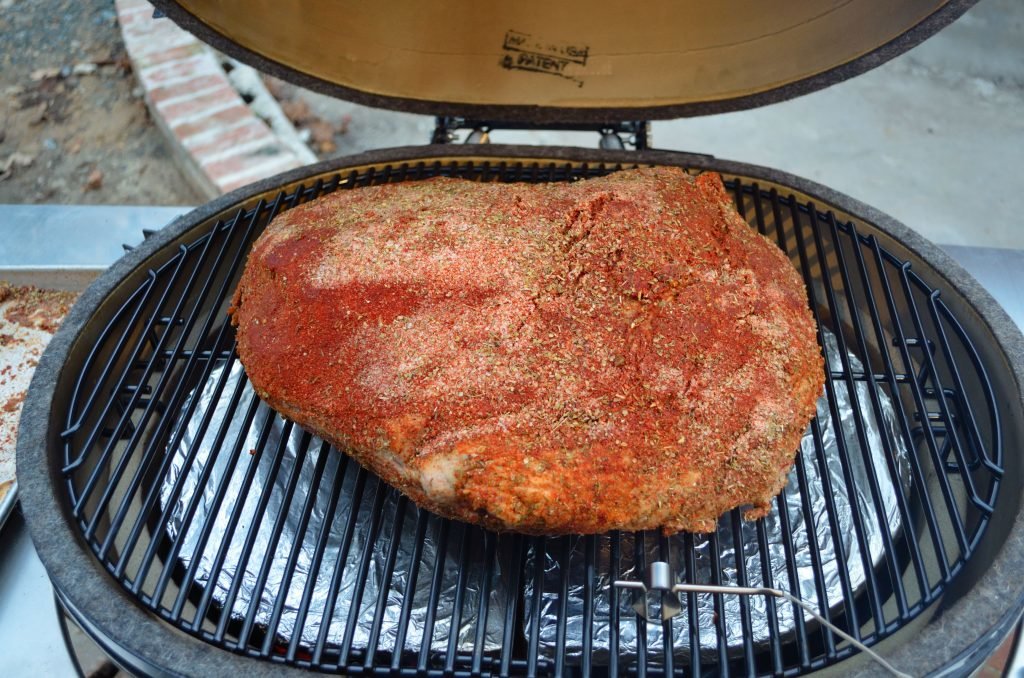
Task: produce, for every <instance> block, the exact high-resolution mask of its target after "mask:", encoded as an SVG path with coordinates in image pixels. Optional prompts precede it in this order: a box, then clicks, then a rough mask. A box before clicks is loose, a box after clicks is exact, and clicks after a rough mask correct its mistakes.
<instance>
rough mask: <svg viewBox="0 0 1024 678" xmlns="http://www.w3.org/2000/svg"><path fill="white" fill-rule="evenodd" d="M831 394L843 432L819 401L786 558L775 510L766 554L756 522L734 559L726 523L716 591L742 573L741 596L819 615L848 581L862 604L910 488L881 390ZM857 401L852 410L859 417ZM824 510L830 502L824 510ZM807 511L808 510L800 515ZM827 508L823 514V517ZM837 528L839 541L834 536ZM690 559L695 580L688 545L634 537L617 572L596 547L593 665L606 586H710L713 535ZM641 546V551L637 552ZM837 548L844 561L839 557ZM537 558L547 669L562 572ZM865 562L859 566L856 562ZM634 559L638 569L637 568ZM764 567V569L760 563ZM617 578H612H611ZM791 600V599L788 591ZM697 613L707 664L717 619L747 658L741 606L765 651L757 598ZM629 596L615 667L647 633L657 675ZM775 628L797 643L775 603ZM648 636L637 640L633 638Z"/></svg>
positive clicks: (767, 521)
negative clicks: (662, 582)
mask: <svg viewBox="0 0 1024 678" xmlns="http://www.w3.org/2000/svg"><path fill="white" fill-rule="evenodd" d="M823 334H824V337H825V349H826V350H825V353H826V356H827V359H828V362H829V366H830V367H831V369H832V370H833V371H834V372H837V373H842V371H843V365H842V361H841V358H840V356H841V354H840V352H839V348H838V343H837V341H836V338H835V336H834V335H833V334H831V333H830V332H829V331H828V330H823ZM848 358H849V363H850V367H851V370H852V371H853V372H854V373H855V374H856V373H858V372H862V371H863V365H862V363H861V362H860V360H859V359H858V358H857V357H856V356H854V355H852V354H849V355H848ZM832 387H833V392H834V394H835V399H836V404H837V408H836V409H837V412H838V414H839V417H838V421H837V420H835V419H834V418H833V417H832V415H831V414H830V408H829V402H828V400H827V398H826V397H825V396H824V395H822V397H821V398H820V399H819V400H818V405H817V408H818V409H817V428H818V430H819V433H820V442H821V446H820V447H821V449H820V450H819V449H818V445H817V444H816V439H815V436H814V434H813V429H812V428H811V427H808V431H807V432H806V433H805V435H804V437H803V440H802V441H801V444H800V453H799V457H798V466H802V468H803V470H804V472H805V474H806V480H807V483H806V485H807V488H808V492H807V496H801V491H800V484H799V482H798V471H797V466H794V468H793V470H792V471H791V472H790V476H789V483H788V485H787V486H786V488H785V490H784V491H783V494H784V495H785V504H786V513H787V517H788V526H789V529H790V530H791V535H792V542H791V543H792V548H789V547H788V546H787V544H786V541H787V540H786V539H785V537H784V536H783V534H784V533H783V521H782V520H781V519H780V514H779V506H778V502H776V503H775V504H774V508H773V510H772V512H771V513H770V514H769V515H768V516H767V517H766V518H764V520H763V521H759V522H763V527H764V535H763V536H764V537H765V539H764V541H765V542H766V546H767V548H766V549H765V551H762V550H761V549H760V547H759V545H758V531H759V525H758V522H747V521H742V522H741V524H740V528H739V531H740V534H741V544H742V549H741V550H740V551H739V552H738V550H737V545H736V538H735V537H736V534H735V532H734V526H733V520H732V517H731V516H730V515H726V516H723V518H722V519H721V520H720V521H719V525H718V529H717V531H716V534H715V539H716V540H717V545H718V549H717V551H718V554H717V555H718V562H717V570H718V575H719V577H720V581H719V582H717V583H721V584H722V585H726V586H729V585H740V583H741V582H740V579H739V568H740V566H742V568H743V570H744V572H745V574H746V583H745V585H746V586H752V587H758V586H762V585H764V586H773V587H775V588H781V589H784V590H786V591H788V592H790V593H795V594H796V595H798V596H800V597H801V598H802V599H803V600H805V601H809V602H811V603H812V604H814V605H816V606H817V608H818V610H819V611H823V610H824V609H826V608H829V609H831V608H833V607H834V606H837V604H839V603H840V602H841V601H842V600H843V599H844V593H843V590H844V589H843V587H844V583H843V575H845V577H846V579H847V581H848V582H849V587H850V589H851V590H852V591H853V592H854V594H856V593H857V591H858V590H859V589H861V588H862V587H863V586H864V583H865V560H867V562H869V563H871V564H872V567H873V566H874V564H877V563H878V562H879V561H880V559H881V557H882V554H883V548H884V547H883V537H882V532H881V530H882V529H883V525H886V526H887V527H888V530H889V533H890V534H891V535H893V537H894V538H895V536H896V535H897V534H899V531H900V525H901V518H900V513H899V510H898V505H897V499H896V495H895V484H896V483H901V484H902V485H903V487H904V488H907V487H909V482H910V467H909V462H908V459H907V454H908V453H907V449H906V447H905V445H904V442H903V440H902V438H901V436H900V434H899V431H898V428H897V419H896V414H895V409H894V408H895V407H896V405H894V404H893V402H892V400H891V398H890V397H889V396H888V395H887V394H886V393H885V392H884V391H883V390H882V389H879V388H877V386H875V384H874V383H873V382H871V381H867V380H862V381H856V382H855V388H856V398H855V399H854V398H851V394H850V391H849V388H848V387H847V382H846V381H845V380H843V379H834V380H833V382H832ZM870 389H875V392H876V394H877V397H878V400H879V405H880V407H879V409H880V411H881V412H882V421H878V418H877V417H876V416H875V414H874V409H873V405H872V400H871V393H870ZM855 401H856V406H855ZM858 422H859V423H860V425H861V426H862V427H863V430H864V431H865V432H866V436H865V440H866V443H867V445H866V448H867V449H862V446H861V443H860V440H859V439H858V436H857V425H858ZM883 437H884V438H885V439H887V440H888V441H889V443H890V449H891V450H892V454H893V458H894V466H895V468H896V476H897V477H895V478H894V477H893V474H892V473H891V472H890V470H889V464H888V463H887V461H886V451H885V447H884V445H883ZM840 439H841V441H842V444H844V445H845V449H846V456H847V458H848V459H849V467H850V475H851V476H852V478H853V480H854V482H853V486H852V487H850V486H848V484H847V482H846V479H845V475H844V472H843V465H842V462H841V453H840ZM869 465H870V468H871V469H873V471H874V473H875V475H876V477H877V481H878V486H879V496H878V497H877V498H878V499H879V504H880V505H881V506H882V507H883V511H881V512H880V511H878V510H876V508H875V506H876V503H875V502H874V501H873V499H872V496H871V494H870V492H871V489H870V488H871V484H870V480H869V473H870V470H869ZM825 478H827V479H828V480H829V481H830V483H831V490H832V492H831V494H830V495H829V494H828V493H827V490H826V484H825V482H824V479H825ZM830 500H831V501H830ZM805 502H806V504H807V505H808V506H809V507H810V510H809V511H806V510H805V508H804V503H805ZM853 502H856V505H857V507H858V510H859V513H860V515H861V516H862V517H863V528H864V535H865V536H864V540H863V541H864V543H863V546H862V545H861V542H860V541H859V540H858V538H857V535H856V531H855V529H854V522H853V521H854V517H853V511H852V510H851V507H852V505H853ZM830 504H831V506H833V507H834V511H833V512H832V513H831V514H830V510H829V508H828V507H829V505H830ZM833 524H834V525H835V526H837V527H838V529H833ZM692 538H693V540H694V547H695V551H696V558H695V563H694V565H695V566H694V568H693V571H692V572H689V571H687V567H686V565H687V554H688V549H686V548H685V544H686V541H685V539H686V537H685V536H684V535H681V534H679V535H674V536H672V537H670V538H665V539H662V538H660V536H659V535H658V534H652V533H649V534H646V535H634V534H623V535H622V537H621V542H620V547H619V565H618V568H621V569H618V568H616V566H615V565H614V564H613V563H611V562H610V559H611V538H610V537H608V536H603V537H600V538H599V541H598V544H597V561H596V564H595V572H596V577H595V581H594V584H593V588H592V592H591V593H592V596H593V600H594V623H593V631H592V632H593V641H592V642H593V646H592V647H593V656H594V659H595V661H596V662H599V663H600V662H601V661H602V658H606V657H607V656H608V642H609V641H608V637H609V627H610V620H611V615H610V611H611V610H610V606H611V593H610V586H611V582H612V579H624V580H636V581H643V579H644V575H645V567H646V564H647V563H650V562H652V561H655V560H662V561H665V560H667V561H669V562H670V563H671V565H672V567H673V568H674V571H675V573H676V580H677V582H678V583H703V584H707V583H712V581H713V578H712V572H713V568H715V559H714V554H713V553H712V546H713V543H714V542H713V541H712V538H711V535H693V537H692ZM570 539H572V543H571V546H570V553H569V555H570V557H569V565H568V567H569V571H568V592H569V594H568V599H567V601H565V602H566V605H565V609H566V610H567V618H566V629H565V638H566V641H565V642H566V647H565V651H566V652H567V654H568V656H569V657H570V658H571V659H572V658H578V657H579V656H580V653H581V651H582V631H583V623H584V617H583V615H584V594H585V587H586V578H585V566H586V552H585V541H584V540H583V539H582V538H579V537H573V538H570ZM637 539H641V540H642V543H641V544H640V545H639V547H638V544H637V541H636V540H637ZM811 540H814V541H816V542H817V544H818V548H819V550H820V563H819V564H818V567H820V576H819V575H818V571H819V570H818V569H817V568H816V566H815V563H814V562H813V559H812V553H811V548H810V543H811ZM840 545H841V552H840V551H839V550H838V548H837V547H840ZM545 550H546V552H545V554H544V565H543V568H542V569H543V576H538V574H537V573H538V568H537V567H536V565H537V563H536V558H537V555H538V553H537V551H536V550H535V549H534V548H532V547H531V548H530V550H529V551H528V552H527V566H526V579H525V588H524V597H523V602H524V605H525V619H526V633H527V634H528V635H529V634H530V631H531V627H532V624H533V623H534V621H533V620H534V614H535V609H534V604H533V600H534V591H535V587H537V586H541V587H542V593H541V598H540V601H541V602H540V608H541V609H540V616H539V634H538V635H539V642H540V650H541V653H542V655H543V656H548V657H554V656H555V649H556V647H557V635H558V625H559V624H558V622H559V617H560V609H561V607H562V601H560V591H561V586H562V566H561V564H560V562H559V560H560V556H561V553H560V551H561V547H559V546H557V545H553V544H552V545H551V546H548V547H547V548H546V549H545ZM865 550H866V551H867V554H866V555H867V557H866V558H865V557H864V556H863V555H862V553H863V551H865ZM638 556H639V557H638ZM790 557H792V558H793V560H794V565H795V567H796V573H797V582H795V585H794V582H792V581H791V579H790V576H789V572H788V569H787V563H788V558H790ZM765 558H766V559H767V563H764V560H765ZM765 565H767V570H768V572H769V573H770V580H768V581H766V580H765V576H764V569H765ZM616 571H617V572H618V574H616ZM819 579H820V581H821V586H822V587H823V589H824V592H825V596H826V600H824V601H823V600H821V599H820V598H819V594H818V591H817V589H816V582H818V581H819ZM794 588H797V589H798V591H794ZM696 601H697V605H696V607H697V612H698V637H699V642H700V654H701V656H702V657H705V658H710V657H711V656H714V655H716V654H717V651H718V630H717V628H716V621H717V620H719V617H720V616H721V622H722V626H723V628H724V635H725V640H726V645H727V650H728V652H729V653H730V654H739V653H741V652H742V651H743V645H742V644H743V637H744V628H743V623H742V616H741V605H742V604H747V605H749V616H750V623H751V627H752V630H753V638H752V639H751V640H752V641H753V642H754V643H755V645H759V644H763V643H766V642H767V641H768V639H769V638H770V634H771V625H770V624H769V617H768V606H769V603H768V601H767V599H766V598H765V597H764V596H750V597H741V596H722V597H721V599H720V601H721V602H720V605H721V606H722V609H723V612H724V614H722V615H719V614H717V613H716V609H715V597H714V596H712V595H709V594H699V595H697V596H696ZM632 602H633V598H632V594H631V593H630V592H628V591H621V592H620V594H619V606H618V607H619V618H620V623H619V641H618V646H619V656H620V661H621V660H622V659H626V660H628V659H629V658H635V657H636V653H637V634H638V631H640V630H642V632H643V633H644V634H645V637H646V644H641V645H640V647H641V648H643V647H645V646H646V648H647V651H646V656H647V658H648V661H650V662H653V663H655V664H657V663H659V662H660V661H662V658H663V656H664V652H665V649H664V643H665V639H664V637H663V636H664V634H663V628H662V625H661V623H660V622H659V623H649V622H647V621H644V620H642V619H640V618H639V617H638V616H637V614H636V613H635V612H634V610H633V609H632V607H631V604H632ZM681 602H682V605H683V610H682V613H681V614H680V615H678V616H677V617H675V618H673V619H672V621H671V627H672V654H673V659H677V660H679V661H682V662H687V661H689V658H690V629H689V610H688V609H687V604H688V598H687V596H682V597H681ZM774 608H775V612H774V619H775V624H776V628H777V629H778V633H779V634H780V635H781V636H782V637H783V638H785V637H786V636H787V635H788V634H791V633H792V632H794V631H795V624H796V620H795V618H794V614H795V613H794V608H793V606H792V605H790V604H785V603H779V602H775V604H774ZM806 619H807V621H808V623H809V624H811V625H812V628H813V627H814V626H815V625H816V623H814V622H813V621H812V619H811V617H809V616H807V617H806ZM641 625H642V626H643V629H640V626H641Z"/></svg>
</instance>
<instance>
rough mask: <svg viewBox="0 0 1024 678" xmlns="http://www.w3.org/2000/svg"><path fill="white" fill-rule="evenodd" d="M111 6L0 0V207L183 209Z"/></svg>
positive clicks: (182, 189) (188, 191)
mask: <svg viewBox="0 0 1024 678" xmlns="http://www.w3.org/2000/svg"><path fill="white" fill-rule="evenodd" d="M200 202H202V199H201V197H200V196H199V195H197V194H196V193H195V192H194V191H193V190H192V188H191V187H190V186H189V185H188V183H187V182H186V181H185V178H184V176H183V175H182V174H181V173H180V172H179V171H178V169H177V168H176V166H175V165H174V162H173V160H172V159H171V156H170V153H169V151H168V149H167V147H166V145H165V143H164V140H163V137H162V136H161V134H160V132H159V130H157V128H156V127H155V126H154V124H153V122H152V121H151V120H150V118H149V115H148V113H147V111H146V106H145V103H144V102H143V100H142V98H141V90H139V89H138V84H137V83H136V81H135V78H134V76H133V75H132V73H131V66H130V65H129V63H128V58H127V55H126V54H125V51H124V44H123V43H122V42H121V35H120V30H119V29H118V26H117V23H116V15H115V12H114V3H113V0H0V203H66V204H70V203H74V204H97V203H102V204H122V205H128V204H146V205H188V204H199V203H200Z"/></svg>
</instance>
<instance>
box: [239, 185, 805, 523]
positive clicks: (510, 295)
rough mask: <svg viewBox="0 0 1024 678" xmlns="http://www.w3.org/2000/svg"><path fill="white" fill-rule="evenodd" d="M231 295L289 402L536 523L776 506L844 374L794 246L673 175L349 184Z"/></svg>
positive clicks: (444, 489) (704, 514)
mask: <svg viewBox="0 0 1024 678" xmlns="http://www.w3.org/2000/svg"><path fill="white" fill-rule="evenodd" d="M230 312H231V314H232V322H233V323H234V324H235V325H236V326H237V338H238V355H239V357H240V359H241V361H242V364H243V366H244V367H245V370H246V373H247V374H248V377H249V379H250V380H251V382H252V384H253V386H254V387H255V389H256V391H257V393H258V394H259V396H260V397H261V398H263V399H264V400H265V401H266V402H267V403H268V404H269V405H270V406H271V407H273V408H274V409H276V410H277V411H279V412H281V413H282V414H283V415H285V416H286V417H288V418H290V419H292V420H294V421H295V422H297V423H298V424H300V425H301V426H303V427H304V428H306V429H307V430H309V431H311V432H314V433H316V434H317V435H319V436H321V437H323V438H324V439H326V440H328V441H330V442H331V443H333V444H334V445H335V446H336V447H337V448H338V449H339V450H342V451H343V452H345V453H348V454H350V455H352V456H353V457H354V458H355V459H357V460H358V461H359V463H361V464H363V465H364V466H366V467H368V468H369V469H371V470H372V471H374V472H375V473H377V474H378V475H379V476H381V477H382V478H383V479H384V480H385V481H387V482H388V483H391V484H392V485H394V486H395V487H397V488H398V489H400V490H401V491H402V492H404V493H405V494H406V495H408V496H409V497H410V498H411V499H412V500H413V501H415V502H416V503H417V504H418V505H420V506H421V507H424V508H426V509H429V510H431V511H434V512H436V513H439V514H442V515H445V516H448V517H451V518H454V519H458V520H462V521H466V522H469V523H476V524H479V525H483V526H485V527H488V528H491V529H496V530H513V531H518V532H525V533H529V534H563V533H599V532H605V531H608V530H611V529H621V530H641V529H653V528H661V529H663V530H664V531H666V532H675V531H679V530H690V531H707V530H711V529H712V528H713V527H714V525H715V523H716V520H717V518H718V517H719V516H720V515H721V514H722V513H724V512H726V511H728V510H729V509H732V508H735V507H737V506H745V505H749V506H751V507H752V508H750V510H748V511H747V513H746V516H747V517H758V516H760V515H763V514H764V513H765V512H766V511H767V510H768V508H769V505H770V500H771V499H772V497H774V496H775V495H776V494H777V493H778V492H779V491H780V490H781V488H782V487H783V485H784V484H785V482H786V475H787V472H788V471H789V469H790V468H791V466H792V464H793V460H794V457H795V453H796V450H797V447H798V444H799V441H800V437H801V434H802V433H803V431H804V429H805V427H806V426H807V423H808V420H809V419H810V418H811V417H812V416H813V414H814V411H815V401H816V399H817V398H818V396H819V395H820V394H821V393H822V386H823V381H824V372H823V366H822V359H821V351H820V349H819V346H818V343H817V341H816V338H815V326H814V321H813V319H812V317H811V314H810V312H809V310H808V304H807V296H806V291H805V289H804V286H803V283H802V281H801V279H800V277H799V276H798V275H797V273H796V271H795V270H794V268H793V266H792V265H791V264H790V262H789V260H788V259H787V258H786V257H785V255H784V254H783V253H782V252H781V251H780V250H779V248H778V247H776V246H775V245H774V244H773V243H772V242H770V241H769V240H767V239H766V238H764V237H763V236H761V235H759V234H758V233H756V232H755V231H754V230H752V229H751V228H750V227H749V226H748V225H747V223H746V222H745V221H744V220H743V219H742V218H741V217H740V216H739V215H738V214H737V213H736V211H735V209H734V207H733V205H732V202H731V201H730V199H729V197H728V195H727V194H726V192H725V189H724V187H723V185H722V181H721V179H720V177H719V176H718V175H717V174H713V173H705V174H702V175H700V176H698V177H696V178H694V177H691V176H690V175H688V174H686V173H685V172H683V171H682V170H679V169H674V168H651V169H636V170H627V171H620V172H617V173H614V174H611V175H609V176H607V177H603V178H597V179H591V180H587V181H580V182H577V183H572V184H569V183H549V184H525V183H522V184H520V183H513V184H507V183H506V184H498V183H477V182H470V181H464V180H457V179H445V178H437V179H431V180H426V181H416V182H405V183H400V184H392V185H381V186H375V187H367V188H359V189H355V190H348V191H339V192H336V193H333V194H331V195H328V196H326V197H322V198H320V199H318V200H316V201H313V202H310V203H307V204H305V205H301V206H299V207H296V208H294V209H291V210H288V211H286V212H284V213H282V214H281V215H280V216H278V217H277V218H275V219H274V220H273V221H272V222H271V223H270V225H269V226H268V227H267V229H266V231H265V232H264V233H263V234H262V235H261V236H260V238H259V239H258V240H257V241H256V243H255V244H254V246H253V249H252V252H251V253H250V255H249V259H248V262H247V265H246V268H245V272H244V274H243V276H242V279H241V282H240V284H239V286H238V289H237V291H236V294H235V298H234V302H233V305H232V308H231V311H230Z"/></svg>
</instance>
